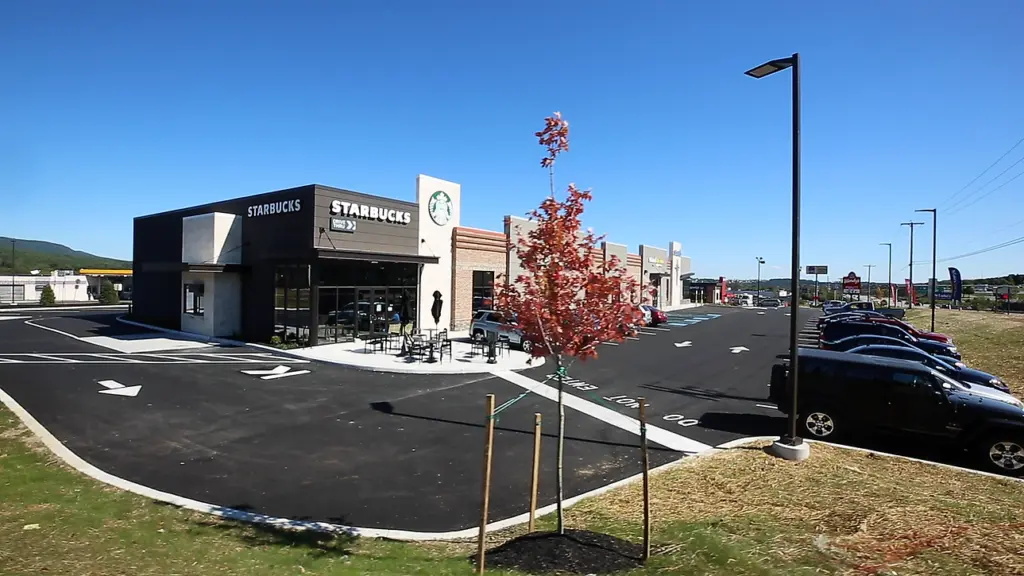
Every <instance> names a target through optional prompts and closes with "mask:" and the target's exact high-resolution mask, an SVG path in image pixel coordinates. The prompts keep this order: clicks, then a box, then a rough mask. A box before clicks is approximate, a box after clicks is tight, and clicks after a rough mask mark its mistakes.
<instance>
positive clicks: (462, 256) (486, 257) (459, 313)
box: [451, 227, 508, 330]
mask: <svg viewBox="0 0 1024 576" xmlns="http://www.w3.org/2000/svg"><path fill="white" fill-rule="evenodd" d="M507 260H508V239H507V237H506V236H505V234H503V233H501V232H492V231H490V230H479V229H476V228H463V227H459V228H455V230H454V231H453V232H452V268H453V273H452V306H451V313H452V329H453V330H468V329H469V322H470V320H472V318H473V272H474V271H488V272H494V276H495V280H498V281H499V282H500V280H499V278H498V277H499V276H502V275H504V274H505V272H506V266H507Z"/></svg>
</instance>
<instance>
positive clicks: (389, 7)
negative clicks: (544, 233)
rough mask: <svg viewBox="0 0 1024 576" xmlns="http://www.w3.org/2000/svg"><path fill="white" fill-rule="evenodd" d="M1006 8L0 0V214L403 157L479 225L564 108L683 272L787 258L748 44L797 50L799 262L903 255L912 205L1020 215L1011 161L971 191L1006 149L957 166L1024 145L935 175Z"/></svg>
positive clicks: (387, 179) (601, 186)
mask: <svg viewBox="0 0 1024 576" xmlns="http://www.w3.org/2000/svg"><path fill="white" fill-rule="evenodd" d="M840 4H842V6H840ZM1022 21H1024V3H1021V2H1017V1H1015V0H992V1H979V2H963V1H954V0H929V1H926V0H920V1H909V0H908V1H887V2H883V1H880V0H874V1H862V2H856V3H852V2H848V3H836V2H762V1H753V0H751V1H744V2H739V1H737V2H683V1H675V2H672V1H660V2H642V1H637V2H624V1H622V2H612V1H607V2H584V1H574V2H534V1H526V0H523V1H517V2H504V3H496V2H477V1H470V0H464V1H461V2H450V1H442V0H432V1H430V2H413V1H412V0H405V1H401V0H395V1H391V2H346V1H341V0H338V1H326V0H325V1H321V2H308V1H301V0H292V1H288V2H284V1H274V2H254V1H241V0H235V1H228V0H208V1H196V0H183V1H178V2H169V1H156V0H154V1H148V2H128V1H122V0H106V1H103V2H89V3H86V2H77V1H75V2H55V1H46V0H40V1H37V2H15V3H8V4H7V5H6V6H5V8H4V9H3V16H2V17H0V50H2V53H3V54H4V55H5V57H4V58H3V59H2V60H0V73H2V74H3V78H4V87H3V89H2V90H0V111H2V114H3V118H4V126H3V129H2V130H0V235H9V236H16V237H25V238H33V239H43V240H51V241H56V242H61V243H65V244H69V245H71V246H73V247H75V248H79V249H83V250H87V251H90V252H94V253H99V254H103V255H109V256H115V257H122V258H130V257H131V235H132V228H131V223H132V220H131V219H132V217H134V216H136V215H141V214H148V213H152V212H156V211H161V210H166V209H173V208H179V207H184V206H189V205H193V204H197V203H201V202H208V201H213V200H219V199H226V198H232V197H236V196H242V195H247V194H254V193H259V192H265V191H270V190H275V189H279V188H285V187H290V186H296V185H301V184H308V183H314V182H315V183H322V184H328V185H332V186H338V187H342V188H348V189H353V190H359V191H363V192H368V193H371V194H378V195H382V196H390V197H396V198H405V199H412V197H413V194H414V186H415V178H416V175H417V174H418V173H424V174H429V175H432V176H436V177H439V178H444V179H448V180H452V181H455V182H459V183H461V184H462V186H463V216H462V218H463V221H462V223H463V225H466V226H474V227H480V228H488V229H492V230H500V228H501V221H502V216H503V215H505V214H522V213H524V212H526V211H527V210H529V209H530V208H532V207H533V206H535V205H536V204H537V203H538V202H539V201H540V200H541V199H542V198H543V197H544V195H545V194H546V192H547V175H546V172H545V171H544V170H543V169H542V168H540V166H539V164H538V160H539V158H540V156H541V149H540V147H539V146H537V145H536V143H535V139H534V138H533V132H534V131H535V130H537V129H539V127H540V126H541V121H542V118H543V117H544V116H545V115H547V114H549V113H551V112H552V111H554V110H560V111H561V112H562V113H563V114H564V115H565V117H566V118H567V119H569V121H570V122H571V126H572V146H573V148H572V151H571V152H570V153H569V154H568V155H565V156H563V159H562V160H560V162H559V165H558V175H557V178H558V183H559V187H560V188H561V187H563V186H564V185H566V184H568V183H569V182H570V181H573V182H576V183H577V184H579V185H580V186H583V187H591V188H593V190H594V196H595V199H594V202H593V203H592V204H591V206H590V207H589V210H588V212H587V214H586V221H587V222H586V223H587V224H588V225H590V226H592V227H594V228H595V229H596V230H597V231H598V232H603V233H607V234H608V235H609V237H608V239H609V240H611V241H615V242H620V243H625V244H627V245H629V247H630V249H631V251H636V249H637V246H638V245H639V244H641V243H646V244H653V245H657V246H665V245H667V243H668V242H669V241H670V240H678V241H680V242H682V244H683V251H684V253H685V254H686V255H689V256H690V257H692V258H693V265H694V271H695V272H696V273H697V274H698V275H700V276H719V275H724V276H726V277H729V278H736V277H740V278H742V277H753V276H754V274H755V272H756V264H755V257H756V256H761V257H763V258H765V260H766V261H767V263H768V264H767V265H766V268H765V269H764V271H763V275H765V276H771V277H775V276H785V275H788V268H789V261H790V256H789V242H790V218H789V210H790V203H789V198H790V195H789V191H790V138H789V126H790V114H789V102H790V100H789V99H790V81H789V76H788V73H783V74H779V75H777V76H773V77H771V78H768V79H763V80H760V81H756V80H753V79H750V78H747V77H745V76H744V75H743V71H745V70H747V69H748V68H751V67H753V66H754V65H756V64H759V63H761V62H763V61H765V60H768V59H772V58H777V57H783V56H786V55H789V54H790V53H792V52H794V51H799V52H800V53H801V56H802V66H803V69H802V77H803V194H804V201H803V227H802V230H803V232H802V234H803V256H802V258H801V260H802V263H803V264H820V265H828V266H829V267H830V271H831V273H832V274H831V276H832V278H835V277H837V276H839V275H842V274H845V273H846V272H848V271H850V270H855V271H857V272H858V273H860V274H862V275H863V274H864V273H865V268H864V265H865V264H876V265H878V267H877V268H875V269H874V272H873V274H872V278H873V279H878V278H879V277H880V276H879V275H880V274H881V275H884V274H885V273H886V272H885V267H886V264H887V252H886V248H885V247H883V246H879V243H880V242H892V243H893V258H894V264H893V278H894V280H895V281H901V280H902V279H903V278H904V277H905V276H906V273H907V270H906V265H907V260H908V232H907V229H906V228H901V227H900V226H899V223H900V222H903V221H908V220H910V219H912V218H913V219H915V220H919V221H926V222H927V221H929V219H930V216H928V215H925V214H917V215H915V214H914V213H913V210H914V209H915V208H931V207H936V206H938V207H939V208H940V217H939V240H938V252H939V257H940V258H943V257H949V256H955V255H959V254H963V253H967V252H972V251H976V250H979V249H982V248H985V247H988V246H992V245H995V244H999V243H1000V242H1004V241H1007V240H1011V239H1014V238H1020V237H1022V236H1024V220H1022V219H1024V210H1022V208H1024V205H1022V204H1024V201H1022V200H1021V198H1024V195H1022V194H1021V190H1024V177H1022V178H1020V179H1018V180H1016V181H1014V182H1012V183H1010V184H1007V185H1006V186H1005V187H1003V188H1001V189H999V190H995V191H992V190H994V189H995V188H996V187H997V186H999V185H1000V184H1002V183H1003V182H1004V181H1006V180H1008V179H1009V178H1011V177H1013V176H1014V175H1016V174H1017V173H1018V172H1020V171H1021V170H1024V162H1022V163H1021V164H1018V165H1017V166H1015V167H1013V168H1011V169H1010V170H1009V171H1008V172H1006V173H1005V174H1004V175H1003V176H1002V177H1001V178H1000V179H997V180H996V181H994V182H993V183H992V184H990V185H988V186H987V187H985V188H983V189H980V190H977V191H976V189H978V188H981V187H982V186H983V185H984V184H985V183H986V182H988V181H989V180H990V178H992V177H995V176H996V175H997V174H999V173H1000V172H1001V171H1002V170H1003V169H1004V168H1006V167H1007V166H1010V165H1012V164H1013V162H1014V161H1016V160H1018V159H1019V158H1021V157H1024V145H1021V146H1020V147H1018V148H1017V149H1016V150H1014V151H1013V152H1012V153H1011V154H1009V155H1008V156H1007V157H1006V158H1005V159H1004V160H1003V162H1002V163H1001V164H1000V165H999V166H997V167H995V168H993V169H992V170H990V171H989V172H988V173H987V174H986V175H985V176H983V177H982V178H980V179H979V180H978V181H977V182H975V183H974V184H973V185H972V187H970V188H968V189H967V190H965V191H963V192H962V193H961V194H960V195H959V196H957V197H954V198H952V199H951V200H950V197H951V196H953V195H954V194H955V193H957V192H958V191H959V190H960V189H961V188H963V186H964V185H965V184H967V183H968V182H970V181H971V179H972V178H974V177H975V176H977V175H978V174H979V173H980V172H981V171H982V170H984V169H985V168H986V167H987V166H989V165H990V164H991V163H992V162H993V161H994V160H996V159H997V158H998V157H999V156H1000V155H1002V154H1003V153H1004V152H1005V151H1006V150H1007V149H1009V148H1010V147H1011V146H1012V145H1013V144H1014V143H1015V142H1017V141H1018V140H1020V139H1021V138H1022V137H1024V120H1022V118H1021V109H1020V100H1021V95H1022V92H1024V90H1022V88H1024V76H1022V75H1021V74H1018V73H1017V70H1019V67H1020V54H1021V53H1022V50H1024V36H1022V35H1021V34H1020V29H1019V24H1020V22H1022ZM990 191H992V192H991V194H989V195H988V196H986V197H984V198H983V199H980V200H979V198H980V197H981V196H982V195H984V194H986V193H988V192H990ZM962 198H966V200H965V201H963V202H960V208H961V209H960V210H956V209H953V210H944V209H946V208H947V207H949V206H954V203H955V202H957V201H958V200H960V199H962ZM975 200H977V202H975ZM972 202H973V204H972ZM968 204H971V205H969V206H968ZM954 208H956V207H955V206H954ZM947 213H948V215H947ZM922 217H924V218H922ZM930 236H931V229H930V226H923V227H919V228H918V229H917V236H916V238H917V240H918V241H917V242H915V244H916V252H915V254H916V257H915V260H919V261H926V260H928V259H929V258H930V246H929V241H930ZM1022 256H1024V243H1021V244H1018V245H1016V246H1011V247H1008V248H1005V249H1003V250H997V251H993V252H989V253H985V254H981V255H977V256H974V257H969V258H964V259H961V260H957V261H956V262H955V264H956V265H958V266H959V267H960V269H961V271H962V272H963V274H964V276H965V277H967V278H972V277H979V276H992V275H1002V274H1006V273H1011V272H1016V273H1020V272H1024V258H1022ZM950 264H952V263H950ZM946 265H949V264H946V263H942V264H940V274H939V275H940V277H945V274H944V273H943V272H942V270H944V266H946ZM928 268H930V264H929V265H921V266H919V267H916V268H915V279H924V278H926V275H927V273H928ZM883 277H884V276H883Z"/></svg>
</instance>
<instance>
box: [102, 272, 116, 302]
mask: <svg viewBox="0 0 1024 576" xmlns="http://www.w3.org/2000/svg"><path fill="white" fill-rule="evenodd" d="M120 301H121V300H120V299H119V298H118V297H117V290H114V283H113V282H111V281H110V280H108V279H106V278H104V279H103V281H102V282H100V304H117V303H119V302H120Z"/></svg>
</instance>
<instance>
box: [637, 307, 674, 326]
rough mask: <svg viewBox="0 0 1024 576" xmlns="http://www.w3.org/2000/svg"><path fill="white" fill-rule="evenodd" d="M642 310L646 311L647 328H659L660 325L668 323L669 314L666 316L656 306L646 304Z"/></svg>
mask: <svg viewBox="0 0 1024 576" xmlns="http://www.w3.org/2000/svg"><path fill="white" fill-rule="evenodd" d="M642 308H643V309H644V322H645V323H646V325H647V326H657V325H658V324H664V323H665V322H668V314H665V313H664V312H662V311H661V310H658V309H657V308H655V307H654V306H648V305H646V304H644V305H643V306H642Z"/></svg>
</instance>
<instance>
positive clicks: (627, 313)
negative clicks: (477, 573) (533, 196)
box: [497, 112, 641, 533]
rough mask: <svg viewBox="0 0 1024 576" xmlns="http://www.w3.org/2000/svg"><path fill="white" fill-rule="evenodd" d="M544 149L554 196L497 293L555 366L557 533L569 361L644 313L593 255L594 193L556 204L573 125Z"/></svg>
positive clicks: (624, 280) (562, 125) (555, 125)
mask: <svg viewBox="0 0 1024 576" xmlns="http://www.w3.org/2000/svg"><path fill="white" fill-rule="evenodd" d="M536 136H537V138H538V140H539V141H540V144H541V145H542V146H544V147H545V148H546V149H547V155H546V156H545V157H544V158H543V159H542V160H541V166H543V167H545V168H547V169H548V173H549V182H550V195H549V196H548V198H546V199H545V200H544V201H543V202H541V204H540V206H539V207H538V208H537V209H535V210H532V211H531V212H530V213H529V217H530V220H531V221H532V222H534V224H535V226H534V227H533V228H532V229H531V230H529V231H528V232H527V233H526V234H525V235H521V234H520V235H519V239H518V242H517V243H516V244H515V245H514V246H510V248H515V254H516V257H518V258H519V263H520V266H521V267H522V269H523V271H524V272H523V273H522V274H520V275H519V276H518V277H517V278H514V279H511V281H509V279H507V278H506V279H505V285H504V286H498V287H497V288H498V290H497V292H498V298H497V300H498V306H499V309H500V310H502V311H505V312H511V313H512V314H514V315H515V317H516V319H517V322H518V326H517V327H518V328H519V329H520V330H522V332H523V335H524V338H526V339H528V340H529V341H530V342H531V343H533V344H534V345H533V347H532V349H531V351H530V353H531V354H532V355H533V356H534V357H544V356H546V357H549V358H551V359H553V360H554V362H555V366H556V368H557V371H556V374H557V379H558V456H557V458H558V465H557V477H556V481H555V484H556V491H557V492H558V504H557V508H558V514H557V515H558V532H559V533H562V532H563V531H564V527H563V523H562V470H563V467H562V463H563V453H564V438H565V406H564V404H563V394H564V388H565V376H566V368H567V364H566V362H567V361H570V360H571V359H575V360H586V359H587V358H592V357H595V356H597V347H598V345H599V344H600V343H601V342H608V341H621V340H623V339H624V336H625V334H626V330H627V327H630V326H633V325H635V324H636V323H637V322H639V320H640V317H641V313H640V311H639V310H638V309H637V307H636V305H635V304H634V303H633V302H632V295H633V294H634V293H635V291H637V290H638V286H637V280H636V279H635V278H631V277H629V276H628V274H627V272H626V269H625V267H624V263H623V262H620V261H619V259H618V258H616V257H612V258H611V259H610V260H609V261H607V262H602V260H603V258H601V257H599V256H598V255H597V254H596V253H595V252H596V251H595V250H594V248H595V247H596V246H597V243H598V242H600V241H601V240H602V239H603V236H596V235H595V234H594V232H593V231H592V230H590V229H587V230H584V229H583V224H582V216H583V210H584V206H585V204H586V203H587V202H588V201H590V200H591V194H590V191H589V190H580V189H579V188H577V187H576V185H575V184H569V188H568V193H567V194H566V197H565V199H564V200H558V199H557V198H555V184H554V166H555V160H556V158H557V157H558V155H559V154H561V153H562V152H567V151H568V150H569V123H568V122H566V121H565V120H563V119H562V117H561V115H560V114H559V113H557V112H556V113H555V115H554V116H552V117H549V118H545V128H544V130H541V131H540V132H537V133H536Z"/></svg>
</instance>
